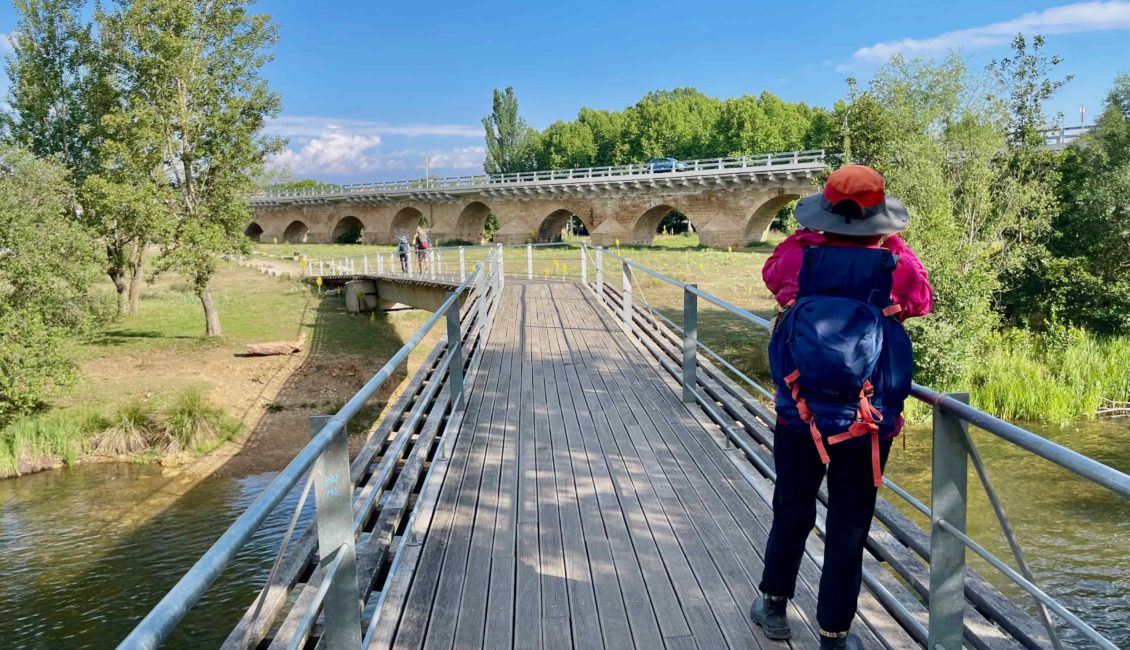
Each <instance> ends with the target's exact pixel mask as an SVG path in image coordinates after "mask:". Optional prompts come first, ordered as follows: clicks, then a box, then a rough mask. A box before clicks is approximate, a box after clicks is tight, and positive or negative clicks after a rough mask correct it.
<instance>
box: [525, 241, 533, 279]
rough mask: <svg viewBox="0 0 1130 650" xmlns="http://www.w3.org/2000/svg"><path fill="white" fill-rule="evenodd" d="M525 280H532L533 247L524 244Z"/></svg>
mask: <svg viewBox="0 0 1130 650" xmlns="http://www.w3.org/2000/svg"><path fill="white" fill-rule="evenodd" d="M526 279H527V280H533V279H534V247H533V246H531V245H529V244H526Z"/></svg>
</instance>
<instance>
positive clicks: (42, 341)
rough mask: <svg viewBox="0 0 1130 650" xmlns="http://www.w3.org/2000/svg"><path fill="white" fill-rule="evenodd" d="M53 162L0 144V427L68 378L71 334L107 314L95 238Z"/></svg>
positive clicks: (70, 373)
mask: <svg viewBox="0 0 1130 650" xmlns="http://www.w3.org/2000/svg"><path fill="white" fill-rule="evenodd" d="M73 203H74V193H73V187H72V184H71V181H70V180H69V179H68V178H67V170H66V169H65V168H64V167H63V166H62V165H60V164H58V163H55V162H52V161H49V160H40V159H37V158H36V157H35V156H33V155H32V154H31V153H30V152H28V151H26V150H23V149H19V148H15V147H12V146H10V145H3V146H0V428H3V426H4V424H5V423H6V422H7V421H8V420H10V419H11V418H12V417H13V416H15V415H20V414H23V413H27V412H29V411H32V410H34V409H37V408H39V407H41V406H42V405H43V403H44V402H45V400H46V399H47V398H48V397H49V396H50V395H51V394H52V392H53V391H54V390H56V389H57V388H59V387H60V386H63V385H65V384H67V383H68V382H69V381H70V380H71V379H73V377H74V371H75V367H74V362H73V359H72V358H71V355H70V349H71V343H72V342H73V340H74V339H75V337H76V336H78V335H81V334H83V333H85V332H87V331H89V330H90V329H91V327H92V326H94V325H96V324H97V323H99V322H101V321H102V320H103V319H104V318H105V316H107V315H108V314H107V313H106V310H105V309H103V308H102V307H103V306H102V303H100V302H99V300H98V296H97V294H96V293H95V291H94V290H93V287H94V284H95V279H96V278H97V276H98V275H99V274H100V273H101V269H100V265H101V254H100V252H99V250H98V245H97V244H96V243H95V241H96V240H95V237H94V236H93V235H92V233H91V232H90V231H88V230H87V229H85V228H84V227H83V226H82V225H80V224H79V223H78V222H76V221H75V220H74V219H73V218H72V217H71V216H70V212H71V210H72V206H73Z"/></svg>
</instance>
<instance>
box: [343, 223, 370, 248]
mask: <svg viewBox="0 0 1130 650" xmlns="http://www.w3.org/2000/svg"><path fill="white" fill-rule="evenodd" d="M364 236H365V229H364V228H362V227H361V226H354V227H352V228H350V229H349V230H346V231H345V232H343V233H341V234H340V235H338V236H337V243H339V244H360V243H361V238H362V237H364Z"/></svg>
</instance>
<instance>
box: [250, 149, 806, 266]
mask: <svg viewBox="0 0 1130 650" xmlns="http://www.w3.org/2000/svg"><path fill="white" fill-rule="evenodd" d="M824 167H825V156H824V151H822V150H820V151H793V152H787V153H775V154H762V155H755V156H742V157H737V158H712V159H706V160H690V161H686V169H685V170H682V171H674V172H672V171H653V170H652V169H650V168H648V167H647V166H646V165H622V166H617V167H592V168H585V169H564V170H552V171H536V172H524V173H519V174H494V175H479V176H461V177H457V178H435V179H427V180H417V181H395V182H385V183H368V184H363V185H346V186H340V187H336V186H335V187H333V188H332V189H319V190H297V191H279V192H268V193H263V194H258V195H255V196H252V197H251V205H252V207H253V208H254V210H255V220H254V221H253V222H252V223H251V224H249V225H248V226H247V230H246V233H247V235H248V236H250V237H252V238H254V239H256V240H258V241H263V242H272V241H277V242H280V243H281V242H289V243H303V242H333V241H336V240H337V238H338V237H339V236H340V235H342V234H344V233H347V232H350V231H351V230H355V229H363V240H364V242H366V243H380V244H387V243H392V242H394V241H396V238H397V236H399V235H408V236H410V235H411V233H413V232H414V231H415V229H416V227H417V226H418V225H419V224H420V223H421V221H422V220H424V219H426V220H427V223H428V224H429V225H430V229H431V233H432V238H433V239H434V240H435V241H437V242H439V243H441V244H442V243H443V242H446V241H452V240H462V241H464V242H471V243H478V242H479V241H480V238H481V237H482V233H483V228H484V226H485V225H486V220H487V215H488V214H489V213H492V212H493V213H494V215H495V217H497V219H498V222H499V225H500V229H499V231H498V232H497V233H495V235H494V241H495V242H496V243H503V244H517V243H526V242H549V241H559V240H560V239H561V231H562V228H563V227H564V226H565V223H566V222H567V221H568V220H569V219H570V217H574V216H575V217H576V218H577V219H579V220H580V221H581V223H583V224H584V226H585V228H586V229H587V230H588V232H589V233H590V234H591V235H592V241H593V243H595V244H601V245H611V244H613V243H614V242H616V241H619V242H621V243H623V244H650V243H651V241H652V238H653V237H654V236H655V233H656V229H657V227H658V226H659V224H660V222H661V221H662V220H663V218H664V217H665V216H666V215H667V214H668V213H669V212H671V211H672V210H679V211H680V212H682V213H684V214H685V215H687V217H688V219H689V221H690V223H691V224H692V225H693V226H694V228H695V230H696V231H698V233H699V237H700V238H701V241H702V243H703V244H704V245H707V246H714V247H718V248H725V247H727V246H744V245H745V244H747V243H749V242H750V241H760V240H762V239H764V237H765V235H766V232H767V231H768V229H769V226H770V224H771V223H772V222H773V218H774V217H775V216H776V214H777V212H778V211H779V210H780V209H781V208H782V207H783V206H784V205H785V204H787V203H788V202H790V201H792V200H794V199H796V198H798V197H800V196H803V195H805V194H808V193H811V192H812V191H813V178H814V177H815V176H816V175H817V174H819V173H820V172H821V171H822V170H823V169H824Z"/></svg>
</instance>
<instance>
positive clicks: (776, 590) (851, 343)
mask: <svg viewBox="0 0 1130 650" xmlns="http://www.w3.org/2000/svg"><path fill="white" fill-rule="evenodd" d="M796 219H797V221H799V222H800V224H801V226H803V227H802V228H801V229H800V230H798V231H797V232H796V233H794V234H793V235H791V236H790V237H788V238H787V239H785V241H783V242H781V243H780V244H779V245H778V246H777V248H776V250H774V251H773V254H772V255H771V256H770V258H769V260H768V261H766V263H765V267H764V269H763V271H762V275H763V276H764V278H765V283H766V285H767V286H768V287H769V290H770V291H772V292H773V294H774V297H775V298H776V299H777V302H778V304H780V305H781V307H782V308H783V309H784V311H782V313H781V314H780V315H779V317H778V318H777V322H776V325H775V328H774V332H773V336H772V337H771V339H770V343H769V361H770V367H771V369H772V372H773V379H774V383H776V384H777V398H776V407H777V425H776V427H775V430H774V434H773V445H774V446H773V459H774V462H775V464H776V468H777V483H776V486H775V487H774V490H773V526H772V529H771V530H770V532H769V539H768V542H767V543H766V548H765V570H764V572H763V573H762V576H761V583H760V585H759V586H758V589H759V590H760V592H761V597H759V598H758V599H757V600H756V601H755V602H754V603H753V607H752V609H751V611H750V617H751V618H752V619H753V622H754V623H756V624H757V625H760V626H761V628H762V629H763V631H764V632H765V634H766V636H768V637H769V638H770V639H788V638H789V637H790V634H791V633H790V629H789V623H788V620H787V617H786V614H785V610H786V605H787V604H788V599H790V598H792V597H793V594H794V591H795V588H796V580H797V571H798V570H799V568H800V562H801V558H802V556H803V555H804V545H805V540H806V539H807V537H808V534H809V532H810V531H811V530H812V528H813V526H814V525H815V523H816V494H817V491H818V490H819V488H820V482H821V480H822V479H823V478H824V475H825V473H827V475H828V516H827V519H826V524H827V531H826V536H825V539H824V568H823V571H822V573H821V575H820V593H819V598H818V602H817V608H816V621H817V623H819V625H820V648H821V649H838V648H847V649H861V648H862V647H863V645H862V643H861V641H860V640H859V637H857V636H856V635H854V634H849V629H850V628H851V622H852V619H853V618H854V617H855V612H856V600H857V599H858V598H859V586H860V579H861V573H862V567H861V565H862V561H863V545H864V542H865V540H866V539H867V533H868V530H869V529H870V527H871V517H872V515H873V514H874V512H875V497H876V493H877V490H878V486H879V485H881V484H882V471H883V467H884V466H885V464H886V461H887V454H888V452H889V451H890V449H891V442H892V440H893V439H894V437H895V436H897V435H898V434H899V431H900V429H901V428H902V424H903V419H902V409H903V401H904V400H905V399H906V398H907V396H908V395H909V393H910V374H911V370H912V366H913V356H912V353H911V347H910V339H909V338H908V337H907V335H906V332H905V330H903V326H902V321H903V320H905V319H907V318H911V317H914V316H923V315H925V314H927V313H929V312H930V308H931V302H932V290H931V288H930V284H929V282H927V279H926V271H925V270H924V269H923V268H922V264H921V263H920V262H919V261H918V259H917V258H916V257H915V256H914V253H912V252H911V251H910V249H909V248H907V246H906V244H905V243H904V242H903V241H902V239H901V238H900V237H899V236H898V234H897V233H899V232H901V231H903V230H905V229H906V227H907V213H906V208H905V207H904V206H903V204H902V203H901V202H900V201H898V200H897V199H894V198H891V197H888V196H885V194H884V186H883V177H882V176H880V175H879V173H878V172H876V171H875V170H874V169H871V168H870V167H866V166H863V165H848V166H845V167H841V168H840V169H838V170H836V171H835V172H833V173H832V174H831V176H829V177H828V181H827V183H826V184H825V187H824V191H823V193H820V194H814V195H811V196H807V197H805V198H803V199H801V200H800V201H798V202H797V206H796Z"/></svg>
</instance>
